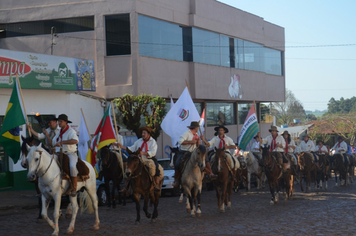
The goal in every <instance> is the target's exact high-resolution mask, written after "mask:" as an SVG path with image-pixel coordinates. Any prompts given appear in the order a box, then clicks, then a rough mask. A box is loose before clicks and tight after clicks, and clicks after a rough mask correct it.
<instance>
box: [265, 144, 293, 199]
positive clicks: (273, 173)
mask: <svg viewBox="0 0 356 236" xmlns="http://www.w3.org/2000/svg"><path fill="white" fill-rule="evenodd" d="M281 155H282V154H281V153H278V152H270V151H269V146H265V147H262V161H263V164H264V166H265V173H266V176H267V179H268V184H269V189H270V192H271V195H272V197H271V201H270V204H271V205H273V204H274V203H278V200H279V199H278V198H279V191H280V189H281V188H282V189H283V192H285V200H287V199H289V198H291V197H292V195H293V178H292V177H291V176H292V174H291V170H290V169H289V170H288V171H286V172H284V173H283V169H282V168H281V167H280V166H279V163H278V160H280V159H281V158H282V156H281Z"/></svg>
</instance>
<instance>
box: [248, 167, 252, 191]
mask: <svg viewBox="0 0 356 236" xmlns="http://www.w3.org/2000/svg"><path fill="white" fill-rule="evenodd" d="M250 181H251V173H250V172H249V171H247V191H250V189H251V186H250Z"/></svg>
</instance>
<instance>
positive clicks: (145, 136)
mask: <svg viewBox="0 0 356 236" xmlns="http://www.w3.org/2000/svg"><path fill="white" fill-rule="evenodd" d="M139 132H141V134H142V138H140V139H138V140H137V141H136V142H135V143H134V144H133V145H132V146H131V147H125V146H123V145H122V144H121V143H118V145H119V147H120V148H122V149H123V150H126V149H130V151H131V152H136V151H137V150H138V149H140V150H141V151H140V156H141V157H144V158H148V159H151V160H152V161H153V162H154V163H155V165H156V174H155V176H154V177H153V183H154V190H155V191H160V183H159V182H160V174H161V173H160V171H159V169H158V161H157V159H156V153H157V142H156V140H154V138H152V136H151V135H152V129H151V127H149V126H145V127H142V128H140V129H139ZM126 191H127V187H125V188H124V189H123V190H122V191H121V192H123V193H125V192H126Z"/></svg>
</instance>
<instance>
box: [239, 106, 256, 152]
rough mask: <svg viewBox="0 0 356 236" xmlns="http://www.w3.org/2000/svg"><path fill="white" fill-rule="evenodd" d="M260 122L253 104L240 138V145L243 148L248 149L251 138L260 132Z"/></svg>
mask: <svg viewBox="0 0 356 236" xmlns="http://www.w3.org/2000/svg"><path fill="white" fill-rule="evenodd" d="M258 131H259V129H258V122H257V116H256V112H255V105H254V104H252V106H251V108H250V111H249V112H248V114H247V117H246V120H245V123H244V125H243V126H242V129H241V134H240V138H239V147H240V148H241V149H242V150H246V147H247V145H248V143H249V142H250V141H251V139H252V138H253V137H254V136H255V135H256V134H257V133H258Z"/></svg>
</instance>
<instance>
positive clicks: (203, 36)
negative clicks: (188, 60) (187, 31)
mask: <svg viewBox="0 0 356 236" xmlns="http://www.w3.org/2000/svg"><path fill="white" fill-rule="evenodd" d="M220 60H221V59H220V35H219V34H217V33H213V32H210V31H206V30H201V29H197V28H193V61H194V62H199V63H205V64H211V65H220Z"/></svg>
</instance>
